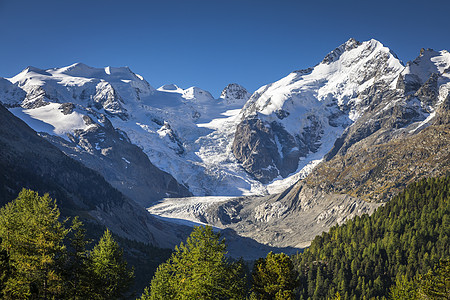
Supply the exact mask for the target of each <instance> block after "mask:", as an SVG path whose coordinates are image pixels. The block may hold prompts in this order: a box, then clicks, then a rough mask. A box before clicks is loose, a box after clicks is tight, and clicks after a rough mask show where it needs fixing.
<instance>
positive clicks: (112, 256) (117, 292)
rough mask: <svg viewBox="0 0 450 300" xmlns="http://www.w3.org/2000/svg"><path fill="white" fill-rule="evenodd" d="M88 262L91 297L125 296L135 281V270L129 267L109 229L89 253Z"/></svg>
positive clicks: (109, 297)
mask: <svg viewBox="0 0 450 300" xmlns="http://www.w3.org/2000/svg"><path fill="white" fill-rule="evenodd" d="M87 264H88V271H89V274H90V282H91V289H90V290H91V293H92V294H93V295H92V298H91V299H121V298H123V297H124V296H125V293H126V291H127V290H128V288H129V287H130V285H131V283H132V281H133V277H134V276H133V271H132V270H129V269H128V268H127V263H126V262H125V260H124V259H123V251H122V249H121V248H120V247H119V245H118V244H117V242H116V241H114V239H113V237H112V235H111V232H110V231H109V230H106V231H105V233H104V234H103V236H102V238H101V239H100V241H99V242H98V244H97V245H95V246H94V248H93V249H92V251H91V252H90V253H89V260H88V262H87Z"/></svg>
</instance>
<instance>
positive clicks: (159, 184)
mask: <svg viewBox="0 0 450 300" xmlns="http://www.w3.org/2000/svg"><path fill="white" fill-rule="evenodd" d="M66 108H67V106H65V109H66ZM84 118H85V123H86V124H87V125H90V126H89V128H88V129H86V130H81V129H78V130H75V131H74V132H73V133H72V134H69V135H68V137H69V140H66V139H63V138H60V137H57V136H52V135H49V134H45V133H42V134H41V136H43V137H45V138H46V139H47V140H49V141H50V142H51V143H52V144H54V145H56V146H57V147H58V148H59V149H60V150H61V151H63V152H64V153H66V154H67V155H69V156H70V157H72V158H74V159H76V160H78V161H80V162H82V163H83V164H85V165H86V166H87V167H89V168H91V169H94V170H96V171H98V172H99V173H100V174H101V175H102V176H103V177H104V178H105V179H106V180H107V181H108V182H109V183H110V184H111V185H112V186H114V187H115V188H117V189H118V190H119V191H121V192H122V193H123V194H124V195H126V196H127V197H129V198H131V199H133V200H135V201H137V202H138V203H139V204H140V205H141V206H143V207H148V206H150V205H151V204H152V203H153V202H154V201H156V200H160V199H162V198H164V197H188V196H191V193H190V192H189V191H188V189H187V188H186V187H184V186H182V185H180V184H179V183H178V182H177V181H176V180H175V178H173V177H172V176H171V175H170V174H168V173H166V172H163V171H161V170H160V169H158V168H156V167H155V166H154V165H153V164H152V163H151V162H150V160H149V159H148V157H147V156H146V155H145V154H144V152H143V151H142V149H141V148H139V147H137V146H136V145H134V144H132V143H131V142H130V140H129V138H128V136H127V134H126V133H125V132H123V131H120V130H118V129H115V128H114V127H113V126H112V124H111V122H110V121H109V119H108V118H107V117H106V116H105V115H99V116H98V119H99V123H95V122H94V121H93V120H92V119H91V118H90V117H88V116H85V117H84Z"/></svg>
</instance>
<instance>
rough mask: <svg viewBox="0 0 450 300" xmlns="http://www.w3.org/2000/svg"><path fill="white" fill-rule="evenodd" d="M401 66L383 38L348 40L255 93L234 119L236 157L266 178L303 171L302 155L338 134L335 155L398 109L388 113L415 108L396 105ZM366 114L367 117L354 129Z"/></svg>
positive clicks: (327, 144)
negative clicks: (395, 85) (394, 84)
mask: <svg viewBox="0 0 450 300" xmlns="http://www.w3.org/2000/svg"><path fill="white" fill-rule="evenodd" d="M403 68H404V67H403V66H402V64H401V62H400V61H399V60H398V58H397V57H396V56H395V54H393V53H392V52H391V51H390V50H389V49H387V48H386V47H384V46H383V45H381V43H379V42H377V41H374V40H371V41H368V42H364V43H360V42H357V41H355V40H354V39H350V40H348V41H347V42H346V43H344V44H343V45H341V46H339V47H338V48H336V49H335V50H333V51H332V52H330V53H329V54H328V55H327V56H326V57H325V58H324V60H323V61H322V62H321V63H320V64H318V65H316V66H315V67H314V68H310V69H307V70H303V71H296V72H293V73H291V74H289V75H288V76H287V77H285V78H283V79H281V80H279V81H277V82H275V83H272V84H269V85H267V86H264V87H262V88H260V89H259V90H257V91H256V92H255V93H254V94H253V95H252V97H251V98H250V100H249V101H248V103H247V104H246V105H245V106H244V108H243V110H242V112H241V121H240V124H239V125H238V126H237V127H236V134H235V138H234V142H233V153H234V155H235V157H236V159H237V160H238V161H239V162H240V163H241V164H242V166H243V168H244V169H245V170H246V171H247V172H249V173H250V174H252V175H253V176H254V177H255V178H256V179H258V180H259V181H261V182H262V183H268V182H270V181H272V180H273V179H274V178H276V177H277V176H280V177H281V178H285V177H287V176H289V175H290V174H292V173H294V172H295V171H297V170H298V168H299V161H300V160H301V159H303V160H306V161H307V160H308V157H310V156H312V155H314V154H315V153H316V152H318V151H320V153H323V155H325V153H327V152H328V151H329V150H330V149H331V148H332V145H333V143H334V141H336V143H335V146H334V147H333V149H332V150H331V157H332V156H333V155H335V154H336V153H338V151H340V149H341V148H342V147H343V148H344V149H346V148H347V147H348V145H350V144H352V143H354V142H356V141H358V140H360V139H363V138H365V137H367V136H368V135H370V134H372V133H374V132H375V131H377V130H379V129H380V128H381V127H382V126H385V124H386V123H388V122H391V123H392V122H395V121H394V118H395V117H392V118H391V121H389V120H387V119H389V118H390V117H388V114H392V113H393V112H395V113H396V114H399V115H402V114H403V115H405V117H407V116H406V115H408V114H411V116H412V114H413V113H414V112H412V111H409V110H407V109H401V108H395V109H393V108H391V107H390V104H391V102H393V101H395V100H397V99H398V98H399V97H401V96H402V95H403V94H402V92H400V91H399V90H397V89H395V88H393V87H392V82H393V81H394V80H396V79H397V77H398V76H399V74H400V72H401V71H402V70H403ZM400 75H401V74H400ZM402 80H403V79H400V82H401V83H402V82H403V81H402ZM386 109H387V110H386ZM368 112H372V113H368ZM375 114H379V115H378V116H377V117H376V118H372V116H374V115H375ZM363 116H366V117H367V118H366V121H367V122H368V123H367V124H366V125H364V126H360V127H359V128H354V126H351V127H352V128H354V129H348V128H350V125H352V124H353V123H354V122H355V121H356V120H358V119H359V118H362V117H363ZM396 117H397V116H396ZM385 119H386V120H385ZM403 120H404V119H403ZM362 123H363V122H362ZM362 123H361V124H362ZM392 126H397V125H395V124H392ZM398 126H400V125H398ZM345 129H348V130H347V131H344V130H345ZM352 130H354V131H355V132H356V133H357V134H355V133H352V132H351V131H352ZM329 156H330V155H329Z"/></svg>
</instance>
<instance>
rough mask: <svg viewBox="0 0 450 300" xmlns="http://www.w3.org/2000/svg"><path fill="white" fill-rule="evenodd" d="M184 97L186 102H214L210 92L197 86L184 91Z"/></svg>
mask: <svg viewBox="0 0 450 300" xmlns="http://www.w3.org/2000/svg"><path fill="white" fill-rule="evenodd" d="M182 97H183V98H184V99H186V100H194V101H197V102H210V101H211V100H214V97H213V96H212V95H211V93H210V92H208V91H205V90H202V89H201V88H198V87H196V86H193V87H190V88H188V89H186V90H184V91H183V95H182Z"/></svg>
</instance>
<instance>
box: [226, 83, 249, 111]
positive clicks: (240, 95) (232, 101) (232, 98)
mask: <svg viewBox="0 0 450 300" xmlns="http://www.w3.org/2000/svg"><path fill="white" fill-rule="evenodd" d="M250 96H251V94H250V93H249V92H248V91H247V90H246V89H245V88H244V87H243V86H241V85H239V84H237V83H230V84H229V85H227V86H226V87H225V88H224V89H223V90H222V93H221V94H220V99H223V101H224V102H225V103H226V104H227V105H236V104H237V105H241V106H243V105H244V104H245V102H247V101H248V99H250Z"/></svg>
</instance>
